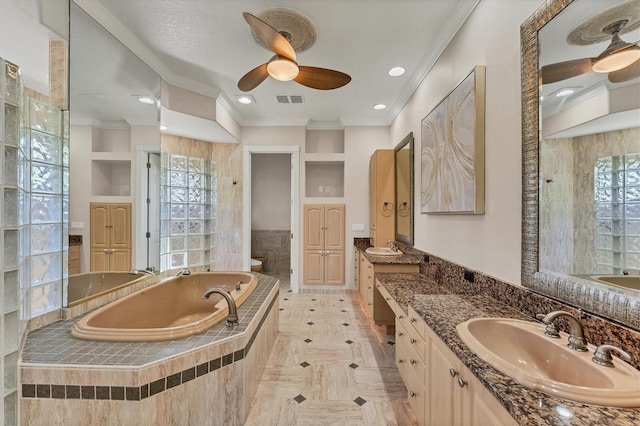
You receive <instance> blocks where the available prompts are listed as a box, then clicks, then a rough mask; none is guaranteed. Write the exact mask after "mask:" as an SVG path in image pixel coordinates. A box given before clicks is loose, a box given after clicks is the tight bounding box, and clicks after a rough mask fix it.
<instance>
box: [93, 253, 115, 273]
mask: <svg viewBox="0 0 640 426" xmlns="http://www.w3.org/2000/svg"><path fill="white" fill-rule="evenodd" d="M105 250H108V249H101V248H99V249H94V248H92V249H91V260H90V268H91V271H92V272H93V271H110V270H111V265H110V263H109V260H110V259H109V258H110V257H111V254H110V253H109V252H107V251H105Z"/></svg>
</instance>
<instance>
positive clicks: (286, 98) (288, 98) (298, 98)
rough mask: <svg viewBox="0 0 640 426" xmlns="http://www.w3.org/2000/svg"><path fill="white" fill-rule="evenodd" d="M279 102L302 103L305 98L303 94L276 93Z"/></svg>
mask: <svg viewBox="0 0 640 426" xmlns="http://www.w3.org/2000/svg"><path fill="white" fill-rule="evenodd" d="M276 100H277V101H278V103H279V104H302V103H304V98H303V97H302V95H276Z"/></svg>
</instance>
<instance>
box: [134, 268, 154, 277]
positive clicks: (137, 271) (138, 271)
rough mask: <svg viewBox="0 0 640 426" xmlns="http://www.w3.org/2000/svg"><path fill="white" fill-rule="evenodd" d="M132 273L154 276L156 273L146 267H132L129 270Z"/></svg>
mask: <svg viewBox="0 0 640 426" xmlns="http://www.w3.org/2000/svg"><path fill="white" fill-rule="evenodd" d="M129 274H130V275H140V274H146V275H151V276H154V275H155V274H154V273H153V272H151V271H147V270H146V269H131V270H130V271H129Z"/></svg>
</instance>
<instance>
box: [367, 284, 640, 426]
mask: <svg viewBox="0 0 640 426" xmlns="http://www.w3.org/2000/svg"><path fill="white" fill-rule="evenodd" d="M376 278H377V279H378V281H380V283H381V284H382V285H383V286H384V287H385V288H386V289H387V290H388V291H389V293H390V294H391V296H393V297H394V298H395V299H396V302H397V303H398V304H399V305H400V306H401V307H403V309H405V310H406V309H407V306H408V305H409V304H410V305H411V306H412V307H413V308H414V309H415V310H416V312H417V313H418V314H419V315H420V316H421V317H422V318H423V319H424V320H425V322H426V323H427V325H428V326H429V327H430V328H431V329H432V330H433V331H434V332H435V333H436V334H437V335H438V336H439V337H440V338H441V339H442V340H443V341H444V343H445V344H446V345H447V346H448V347H449V348H450V349H451V350H452V351H453V352H454V353H455V354H456V355H457V356H458V357H459V358H460V360H461V361H462V362H463V363H464V364H465V365H466V366H467V368H469V370H471V372H472V373H473V374H474V375H475V376H476V377H477V378H478V380H480V382H482V383H483V384H484V386H485V387H486V388H487V389H488V390H489V391H490V392H491V393H492V394H493V395H494V396H495V397H496V398H497V399H498V401H500V403H501V404H502V405H503V406H504V407H505V408H506V409H507V410H508V411H509V412H510V413H511V415H512V417H513V418H514V419H515V420H516V421H517V422H518V423H519V424H521V425H567V424H576V425H583V424H598V425H607V424H629V425H631V424H640V409H624V408H614V407H600V406H594V405H587V404H582V403H577V402H573V401H569V400H565V399H562V398H557V397H552V396H549V395H546V394H544V393H541V392H538V391H534V390H531V389H528V388H525V387H524V386H522V385H520V384H519V383H518V382H516V381H515V380H513V379H511V378H510V377H509V376H507V375H505V374H503V373H501V372H499V371H498V370H496V369H494V368H493V367H491V366H490V365H489V364H487V363H486V362H484V361H483V360H481V359H480V358H479V357H478V356H476V355H475V354H474V353H473V352H471V350H469V349H468V348H467V346H466V345H465V344H464V343H463V342H462V340H461V339H460V337H459V336H458V333H457V331H456V325H458V324H459V323H461V322H464V321H467V320H469V319H472V318H478V317H501V318H505V317H506V318H515V319H523V320H529V321H531V318H530V317H529V316H528V315H526V314H524V313H523V312H521V311H519V310H517V309H515V308H513V307H510V306H507V305H504V304H502V303H500V302H498V301H496V300H495V299H493V298H492V297H489V296H480V295H469V296H461V295H455V294H452V293H450V292H449V291H448V290H447V289H446V288H444V287H442V286H440V285H438V284H436V283H435V282H433V281H432V280H429V279H428V278H426V277H425V276H424V275H420V274H376ZM559 408H561V409H559Z"/></svg>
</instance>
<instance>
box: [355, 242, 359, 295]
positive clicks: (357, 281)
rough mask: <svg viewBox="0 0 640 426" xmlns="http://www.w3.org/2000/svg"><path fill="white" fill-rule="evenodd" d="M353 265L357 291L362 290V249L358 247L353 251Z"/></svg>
mask: <svg viewBox="0 0 640 426" xmlns="http://www.w3.org/2000/svg"><path fill="white" fill-rule="evenodd" d="M353 266H354V270H355V271H354V274H353V283H354V286H355V288H356V291H360V251H359V250H358V249H357V248H356V249H355V250H354V251H353Z"/></svg>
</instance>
